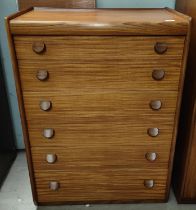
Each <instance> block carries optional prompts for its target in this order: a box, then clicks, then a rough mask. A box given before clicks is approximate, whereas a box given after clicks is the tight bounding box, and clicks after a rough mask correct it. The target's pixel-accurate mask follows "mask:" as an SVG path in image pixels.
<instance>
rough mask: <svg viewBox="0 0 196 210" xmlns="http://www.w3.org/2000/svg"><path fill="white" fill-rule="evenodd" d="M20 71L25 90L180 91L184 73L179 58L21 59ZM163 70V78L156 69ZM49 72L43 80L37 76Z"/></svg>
mask: <svg viewBox="0 0 196 210" xmlns="http://www.w3.org/2000/svg"><path fill="white" fill-rule="evenodd" d="M18 64H19V72H20V78H21V83H22V89H23V91H32V90H33V91H50V90H51V91H58V92H59V91H63V90H66V89H68V90H81V89H85V90H86V91H89V90H96V89H105V90H106V89H112V90H174V91H177V90H178V86H179V77H180V73H181V61H179V60H171V61H165V60H161V59H160V60H152V61H150V62H149V59H148V60H133V61H132V62H130V63H127V64H119V63H116V62H115V61H114V63H113V64H107V63H93V64H89V63H80V64H78V63H76V64H74V63H73V64H67V63H65V62H64V61H60V62H57V61H42V62H40V61H38V62H36V61H32V60H30V61H29V60H28V61H26V60H19V62H18ZM157 70H158V71H163V72H164V76H163V78H162V79H160V80H156V79H155V78H153V72H155V71H157ZM39 72H46V73H47V75H46V78H45V80H43V81H40V79H38V78H37V75H38V73H39Z"/></svg>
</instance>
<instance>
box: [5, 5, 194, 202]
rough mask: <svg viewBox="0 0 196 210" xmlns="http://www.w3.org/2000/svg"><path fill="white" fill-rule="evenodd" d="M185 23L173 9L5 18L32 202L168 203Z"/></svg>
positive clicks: (58, 11)
mask: <svg viewBox="0 0 196 210" xmlns="http://www.w3.org/2000/svg"><path fill="white" fill-rule="evenodd" d="M189 22H190V19H189V17H188V16H185V15H182V14H180V13H177V12H175V11H173V10H170V9H145V10H142V9H140V10H134V9H126V10H115V9H113V10H110V9H97V10H65V9H39V8H38V9H33V10H28V11H26V12H22V13H19V14H15V15H13V16H10V17H8V18H7V28H8V35H9V41H10V46H11V48H10V49H11V52H12V57H13V66H14V70H15V71H14V72H15V77H16V86H17V92H18V100H19V105H20V110H21V119H22V124H23V131H24V137H25V143H26V150H27V157H28V164H29V170H30V177H31V184H32V190H33V195H34V200H35V202H36V203H38V204H55V203H93V202H95V203H98V202H134V201H136V202H141V201H146V202H152V201H155V202H160V201H166V200H167V198H168V193H169V187H170V176H171V169H172V162H173V154H174V147H175V140H176V131H177V124H178V116H179V108H180V101H181V93H182V88H183V81H184V73H185V72H184V69H185V63H186V54H187V46H188V40H189V39H188V38H189V33H188V31H189Z"/></svg>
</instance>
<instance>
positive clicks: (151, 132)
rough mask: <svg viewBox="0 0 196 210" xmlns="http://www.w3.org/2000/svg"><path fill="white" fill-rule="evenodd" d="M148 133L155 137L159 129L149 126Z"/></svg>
mask: <svg viewBox="0 0 196 210" xmlns="http://www.w3.org/2000/svg"><path fill="white" fill-rule="evenodd" d="M148 135H149V136H151V137H156V136H158V135H159V129H158V128H149V129H148Z"/></svg>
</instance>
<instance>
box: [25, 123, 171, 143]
mask: <svg viewBox="0 0 196 210" xmlns="http://www.w3.org/2000/svg"><path fill="white" fill-rule="evenodd" d="M134 125H135V124H134V123H132V124H131V123H127V121H126V120H124V121H121V122H104V121H103V122H102V123H99V122H98V123H95V122H94V123H77V124H76V123H75V124H61V125H59V124H58V125H55V124H54V123H53V122H51V123H48V122H44V123H41V124H36V123H34V124H32V123H31V122H30V123H29V124H28V130H29V140H30V143H31V146H32V147H37V146H39V147H45V146H46V147H50V146H51V147H54V146H61V147H64V146H66V145H71V144H73V143H74V144H76V143H78V142H82V144H85V145H87V144H93V145H94V146H95V147H96V146H100V145H105V146H106V147H110V145H119V142H121V140H123V142H124V143H125V144H129V145H132V146H134V145H135V144H137V145H141V146H145V145H148V144H150V145H170V144H171V140H172V133H173V123H172V122H170V121H169V120H168V121H166V120H165V122H163V120H161V121H160V120H157V121H156V122H153V123H152V122H142V123H141V124H140V125H137V127H135V126H134ZM151 127H158V128H159V135H158V136H157V137H150V136H149V135H148V134H147V129H148V128H151ZM45 128H53V129H54V131H55V134H54V137H53V138H51V139H46V138H45V137H44V136H43V129H45ZM122 136H123V137H122Z"/></svg>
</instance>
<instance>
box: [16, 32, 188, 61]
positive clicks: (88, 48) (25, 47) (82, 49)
mask: <svg viewBox="0 0 196 210" xmlns="http://www.w3.org/2000/svg"><path fill="white" fill-rule="evenodd" d="M184 41H185V37H183V36H171V37H170V36H163V37H147V36H145V37H142V36H140V37H133V36H63V37H61V36H54V37H52V36H50V37H48V36H15V37H14V42H15V48H16V55H17V59H18V60H29V61H30V60H35V61H38V60H40V61H43V60H49V61H50V60H61V61H62V60H63V61H64V62H65V63H67V64H68V63H69V64H73V63H74V64H76V63H110V64H114V63H119V64H122V63H133V62H134V61H137V60H140V61H141V62H142V61H147V60H148V61H149V62H150V61H151V60H157V61H159V60H165V61H166V60H167V61H170V60H171V61H172V60H179V61H181V60H182V55H183V48H184ZM157 42H158V43H164V44H166V45H167V48H168V49H167V52H165V53H164V54H158V53H156V52H155V50H154V47H155V45H156V43H157ZM35 46H36V47H35ZM35 48H36V49H38V50H39V51H41V52H38V53H37V52H35ZM36 51H37V50H36ZM168 65H169V63H168Z"/></svg>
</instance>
